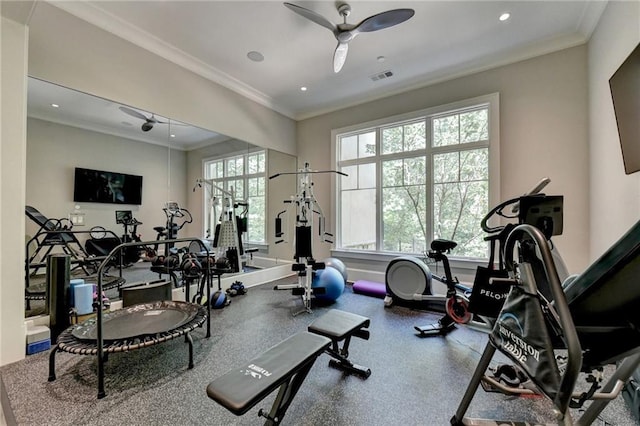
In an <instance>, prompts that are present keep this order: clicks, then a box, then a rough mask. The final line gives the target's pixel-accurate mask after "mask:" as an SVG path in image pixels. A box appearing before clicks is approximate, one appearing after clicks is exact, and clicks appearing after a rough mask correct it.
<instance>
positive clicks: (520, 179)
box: [297, 45, 589, 271]
mask: <svg viewBox="0 0 640 426" xmlns="http://www.w3.org/2000/svg"><path fill="white" fill-rule="evenodd" d="M495 92H498V93H499V94H500V158H501V160H500V177H501V182H500V197H501V198H502V199H507V198H509V197H512V196H516V195H518V194H522V193H523V192H525V191H527V190H528V189H529V188H531V186H532V185H534V184H535V183H536V182H538V181H539V180H540V178H541V177H543V176H548V177H550V178H551V180H552V183H551V184H550V185H549V186H548V187H547V190H546V192H547V193H548V194H563V195H564V196H565V201H564V205H565V212H564V220H565V227H564V234H563V235H562V236H560V237H557V238H556V239H555V241H556V242H557V244H558V246H559V248H560V252H561V253H562V255H563V258H564V259H565V261H566V262H567V265H568V267H569V269H570V270H571V271H580V270H582V269H583V268H584V267H585V266H586V265H587V261H588V259H589V251H588V247H589V236H588V232H589V211H588V208H589V173H588V139H587V130H588V125H587V100H588V93H587V47H586V45H582V46H579V47H574V48H571V49H567V50H563V51H560V52H556V53H552V54H548V55H545V56H541V57H537V58H534V59H530V60H527V61H523V62H518V63H515V64H511V65H507V66H502V67H499V68H495V69H492V70H489V71H484V72H481V73H477V74H473V75H470V76H467V77H462V78H457V79H455V80H451V81H447V82H444V83H439V84H435V85H432V86H428V87H424V88H422V89H417V90H413V91H411V92H407V93H402V94H399V95H396V96H392V97H389V98H385V99H381V100H377V101H373V102H369V103H366V104H363V105H359V106H356V107H352V108H346V109H343V110H340V111H337V112H333V113H331V114H326V115H322V116H319V117H315V118H311V119H308V120H304V121H301V122H299V123H298V133H297V134H298V163H299V164H301V163H302V162H304V161H310V162H311V166H312V167H313V168H315V169H327V168H331V167H333V165H332V164H331V158H330V156H331V143H332V141H331V130H332V129H338V128H342V127H347V126H351V125H355V124H358V123H364V122H368V121H373V120H376V119H380V118H384V117H389V116H393V115H397V114H402V113H406V112H410V111H417V110H420V109H424V108H428V107H432V106H438V105H444V104H447V103H451V102H455V101H458V100H463V99H469V98H473V97H476V96H481V95H487V94H490V93H495ZM316 196H317V198H318V200H319V201H320V203H321V204H322V206H323V209H324V210H325V211H327V212H330V211H332V209H333V208H334V207H333V198H332V194H331V186H330V179H329V177H327V176H326V175H325V176H323V175H318V176H317V177H316ZM332 226H333V224H332ZM317 250H318V253H319V254H318V255H317V257H318V258H322V257H326V256H328V255H329V250H328V247H327V246H326V245H318V249H317ZM314 254H316V253H314ZM384 266H385V265H372V266H371V267H372V268H376V267H377V268H378V269H379V268H384Z"/></svg>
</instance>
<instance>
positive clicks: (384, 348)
mask: <svg viewBox="0 0 640 426" xmlns="http://www.w3.org/2000/svg"><path fill="white" fill-rule="evenodd" d="M295 279H296V278H295V277H291V278H290V279H285V280H282V281H280V282H294V281H295ZM300 307H301V301H300V298H299V297H297V296H292V295H291V294H290V292H288V291H274V290H273V283H271V284H265V285H261V286H257V287H253V288H250V289H249V291H248V293H247V294H246V295H243V296H237V297H234V298H232V303H231V305H230V306H228V307H226V308H225V309H223V310H215V311H212V323H211V324H212V336H211V337H210V338H205V337H204V336H205V333H204V330H197V331H196V332H194V333H193V337H194V358H195V367H194V368H193V369H192V370H188V369H187V359H188V353H187V345H186V344H185V343H184V340H183V339H175V340H172V341H170V342H168V343H165V344H161V345H158V346H154V347H150V348H147V349H142V350H137V351H132V352H129V353H123V354H115V355H110V357H109V361H108V363H107V364H106V375H105V379H106V380H105V386H106V392H107V396H106V397H105V398H104V399H100V400H98V399H96V392H97V388H96V386H97V376H96V368H97V362H96V359H95V357H92V356H80V355H70V354H66V353H58V354H57V356H56V372H57V380H55V381H54V382H48V381H47V376H48V362H49V353H48V352H44V353H39V354H36V355H32V356H29V357H27V358H26V359H25V360H23V361H20V362H17V363H14V364H10V365H7V366H4V367H2V368H1V369H0V374H1V377H2V380H3V381H4V385H5V387H6V391H7V395H8V398H9V401H10V403H11V407H12V412H13V413H12V414H13V415H14V416H15V419H16V421H17V423H18V424H20V425H44V424H46V425H205V424H207V425H230V424H234V425H235V424H237V425H254V424H261V423H263V421H264V419H260V418H258V417H257V413H258V410H259V409H260V408H265V409H269V408H270V407H271V403H272V401H273V399H274V398H275V394H276V392H274V393H273V394H271V395H270V396H268V397H267V398H266V399H265V400H263V401H262V402H261V403H259V404H258V405H257V406H256V407H254V408H253V409H252V410H251V411H249V412H248V413H247V414H245V415H244V416H242V417H236V416H234V415H233V414H231V413H229V412H228V411H227V410H225V409H224V408H222V407H221V406H219V405H217V404H216V403H215V402H213V401H212V400H210V399H209V398H208V397H207V394H206V387H207V384H208V383H209V382H210V381H211V380H213V379H214V378H216V377H219V376H221V375H222V374H224V373H225V372H226V371H228V370H229V369H231V368H234V367H236V365H239V364H240V363H242V362H243V361H247V360H249V359H251V358H253V357H254V356H257V355H259V354H260V353H262V352H264V351H265V350H266V349H268V348H269V347H271V346H273V345H275V344H277V343H279V342H280V341H282V340H284V339H285V338H287V337H289V336H291V335H292V334H294V333H296V332H298V331H301V330H304V329H306V327H307V325H308V324H309V323H310V322H312V321H313V320H314V319H315V318H317V317H319V316H320V315H322V314H323V313H325V312H326V311H327V310H329V309H332V308H335V309H341V310H344V311H349V312H354V313H357V314H360V315H363V316H366V317H369V318H370V319H371V327H370V331H371V338H370V339H369V340H368V341H365V340H361V339H354V340H352V342H351V346H350V359H352V360H353V361H354V362H356V363H358V364H361V365H365V366H367V367H369V368H371V370H372V374H371V377H369V378H368V379H367V380H362V379H360V378H358V377H356V376H343V374H342V373H341V372H340V371H338V370H335V369H332V368H329V367H328V365H327V364H328V360H329V357H328V356H327V355H322V356H321V357H320V358H319V359H318V361H317V362H316V364H315V365H314V367H313V368H312V370H311V372H310V373H309V376H308V377H307V379H306V381H305V382H304V383H303V385H302V388H301V390H300V392H299V393H298V395H297V396H296V398H295V399H294V400H293V403H292V404H291V407H290V408H289V410H288V412H287V414H286V416H285V418H284V420H283V424H289V425H367V426H371V425H446V424H449V419H450V418H451V416H452V415H453V414H454V412H455V410H456V408H457V405H458V403H459V401H460V398H461V397H462V393H463V392H464V390H465V388H466V385H467V383H468V381H469V377H470V376H471V374H472V372H473V369H474V367H475V365H476V363H477V361H478V359H479V357H480V352H481V351H482V349H483V348H484V344H485V342H486V335H484V334H481V333H478V332H475V331H472V330H469V329H466V328H458V329H457V330H455V331H453V332H452V333H450V334H449V335H448V336H446V337H432V338H418V337H416V335H415V334H414V331H413V326H414V325H423V324H426V323H430V322H434V321H436V320H437V319H438V315H437V314H431V313H427V312H422V311H417V310H411V309H409V308H404V307H393V308H388V309H386V308H384V307H383V303H382V300H381V299H376V298H371V297H367V296H362V295H357V294H354V293H353V292H352V291H351V288H350V287H347V289H346V290H345V293H344V295H343V296H341V297H340V298H339V299H338V301H337V302H336V303H335V304H333V305H331V306H328V307H318V308H316V309H314V312H313V313H312V314H306V313H305V314H301V315H298V316H293V315H292V312H295V311H298V310H299V309H300ZM610 405H611V406H610V407H609V408H607V410H606V411H605V412H604V413H603V417H602V418H603V420H604V421H606V423H602V424H608V425H618V426H623V425H634V424H637V423H636V422H635V421H634V420H632V417H631V414H630V412H629V410H628V409H627V408H626V405H625V404H624V402H623V401H622V398H621V397H620V398H618V399H617V400H616V401H615V402H614V403H612V404H610ZM468 414H470V415H472V416H474V417H489V418H509V419H514V420H523V421H530V422H540V421H551V420H552V419H553V417H552V411H551V405H550V404H549V403H548V402H547V401H546V400H544V399H543V398H513V397H506V396H502V395H498V394H495V393H485V392H483V391H482V390H480V391H478V392H477V394H476V397H475V399H474V401H473V403H472V405H471V408H470V411H469V413H468Z"/></svg>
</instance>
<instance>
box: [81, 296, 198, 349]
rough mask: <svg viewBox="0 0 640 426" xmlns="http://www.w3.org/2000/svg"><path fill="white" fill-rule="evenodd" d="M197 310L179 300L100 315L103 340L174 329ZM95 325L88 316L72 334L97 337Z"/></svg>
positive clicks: (147, 304)
mask: <svg viewBox="0 0 640 426" xmlns="http://www.w3.org/2000/svg"><path fill="white" fill-rule="evenodd" d="M197 313H198V305H194V304H193V303H186V302H179V301H168V300H165V301H162V302H152V303H140V304H137V305H133V306H129V307H127V308H124V309H120V310H117V311H113V312H109V313H106V314H104V315H103V319H102V339H103V340H105V341H111V340H126V339H133V338H135V337H139V336H147V335H154V334H158V333H163V332H167V331H171V330H174V329H176V328H178V327H180V326H182V325H184V324H187V323H188V322H189V321H191V320H192V319H193V318H195V316H196V315H197ZM97 326H98V324H97V319H96V318H91V319H89V320H87V321H85V322H83V323H82V324H80V325H78V326H77V327H75V328H74V329H73V331H72V334H73V336H74V337H76V338H77V339H80V340H97V339H98V327H97Z"/></svg>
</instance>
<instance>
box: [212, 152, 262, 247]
mask: <svg viewBox="0 0 640 426" xmlns="http://www.w3.org/2000/svg"><path fill="white" fill-rule="evenodd" d="M204 176H205V179H213V180H214V182H215V183H216V185H218V186H220V187H222V188H224V189H225V190H227V191H230V192H233V194H234V196H235V199H236V201H237V202H238V201H239V202H245V201H246V202H247V203H248V205H249V206H248V209H247V211H246V212H243V208H242V207H240V208H238V209H237V210H236V214H238V215H240V216H242V215H243V214H244V215H246V217H247V219H248V220H247V238H246V239H247V241H248V242H251V243H256V244H264V243H266V205H267V202H266V185H265V182H266V152H265V151H256V152H251V153H243V154H238V155H233V156H229V157H225V158H217V159H211V160H206V161H205V162H204ZM205 205H206V203H205ZM205 217H207V221H208V220H209V214H208V212H207V214H205ZM214 226H215V224H214ZM205 228H206V230H211V229H213V227H212V226H211V224H209V223H205Z"/></svg>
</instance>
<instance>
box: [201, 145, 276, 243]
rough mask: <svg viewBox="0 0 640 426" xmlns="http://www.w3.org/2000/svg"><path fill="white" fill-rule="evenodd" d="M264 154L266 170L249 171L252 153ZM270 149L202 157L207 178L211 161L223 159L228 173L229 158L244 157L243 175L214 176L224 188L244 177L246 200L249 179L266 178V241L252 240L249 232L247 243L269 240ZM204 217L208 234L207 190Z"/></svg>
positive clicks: (204, 200) (203, 196) (203, 231)
mask: <svg viewBox="0 0 640 426" xmlns="http://www.w3.org/2000/svg"><path fill="white" fill-rule="evenodd" d="M261 153H262V154H264V171H263V172H258V173H249V161H248V157H249V156H252V155H256V154H261ZM268 155H269V154H268V150H267V149H264V148H255V149H251V150H249V151H247V150H243V151H235V152H228V153H225V154H223V155H216V156H211V157H205V158H203V159H202V176H203V177H204V178H205V179H207V166H208V164H209V163H214V162H217V161H221V162H222V164H223V167H224V171H223V174H226V167H227V160H229V159H231V158H237V157H242V158H243V160H242V161H243V165H242V166H243V167H242V168H243V173H242V174H241V175H234V176H226V175H225V176H224V177H222V178H212V179H213V180H214V181H215V182H216V183H217V184H219V186H221V187H222V188H226V187H227V183H228V182H230V181H237V180H240V179H242V182H243V189H242V193H243V195H244V198H243V199H244V200H246V199H248V198H249V179H252V178H256V177H262V178H263V179H264V216H265V219H264V223H263V224H262V226H263V235H264V241H252V240H249V239H248V238H249V233H247V240H246V241H244V242H245V243H247V244H251V245H252V246H256V247H257V246H266V245H267V244H268V242H269V235H268V234H267V232H268V221H269V218H268V214H269V206H268V200H269V194H268V192H269V184H268V172H269V171H268V168H269V167H268V164H269V162H268ZM202 200H203V203H202V217H203V218H205V219H204V220H203V221H202V233H203V235H206V232H207V220H208V213H207V191H203V195H202ZM236 201H237V200H236Z"/></svg>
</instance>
